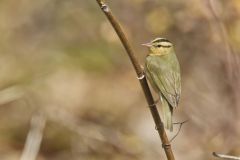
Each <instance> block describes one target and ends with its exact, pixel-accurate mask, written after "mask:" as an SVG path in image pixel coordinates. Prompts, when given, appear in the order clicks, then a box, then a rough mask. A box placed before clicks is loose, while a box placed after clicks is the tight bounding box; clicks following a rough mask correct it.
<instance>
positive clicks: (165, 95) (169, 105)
mask: <svg viewBox="0 0 240 160" xmlns="http://www.w3.org/2000/svg"><path fill="white" fill-rule="evenodd" d="M142 45H144V46H146V47H148V49H149V52H148V55H147V56H146V60H145V67H144V72H145V74H146V77H147V79H148V81H149V82H150V84H151V86H152V88H153V90H154V91H155V92H156V93H157V94H158V95H159V99H160V101H161V107H162V116H163V125H164V127H165V128H166V129H168V130H169V131H173V121H172V117H173V109H175V108H177V106H178V104H179V99H180V95H181V73H180V65H179V62H178V59H177V56H176V54H175V51H174V47H173V44H172V43H171V42H170V41H169V40H167V39H166V38H155V39H154V40H152V41H151V42H149V43H145V44H142Z"/></svg>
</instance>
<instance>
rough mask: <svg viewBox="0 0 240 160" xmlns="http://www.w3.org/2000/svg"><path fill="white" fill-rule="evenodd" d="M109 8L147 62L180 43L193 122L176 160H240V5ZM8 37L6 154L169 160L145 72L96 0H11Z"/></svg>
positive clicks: (2, 65)
mask: <svg viewBox="0 0 240 160" xmlns="http://www.w3.org/2000/svg"><path fill="white" fill-rule="evenodd" d="M107 2H108V4H109V5H110V7H111V9H112V11H113V12H114V14H115V16H116V17H117V18H118V19H119V20H120V22H121V24H122V26H123V27H124V30H125V32H126V34H127V36H128V38H129V40H130V43H131V44H132V46H133V48H134V50H135V51H136V53H137V55H136V56H137V57H138V59H139V61H140V62H141V64H144V59H145V56H146V54H147V49H146V48H144V47H142V46H141V45H140V44H142V43H145V42H148V41H150V40H152V39H154V38H155V37H166V38H168V39H169V40H170V41H172V42H173V43H174V44H175V50H176V53H177V57H178V58H179V61H180V65H181V70H182V97H181V100H180V106H179V107H178V108H177V109H176V110H175V112H174V121H175V122H181V121H184V120H186V119H189V121H188V123H185V124H184V125H183V127H182V129H181V132H180V133H179V135H178V137H177V138H176V139H174V141H173V142H172V148H173V152H174V154H175V157H176V159H179V160H202V159H209V160H210V159H214V157H213V156H212V152H213V151H216V152H219V153H224V154H230V155H236V156H237V155H238V156H239V155H240V141H239V139H240V116H239V114H240V108H239V107H240V99H239V98H240V93H239V89H240V77H239V76H240V71H239V70H240V63H239V56H240V55H239V53H240V36H239V35H240V1H239V0H228V1H224V0H215V1H214V0H212V1H211V0H203V1H198V0H178V1H175V0H132V1H128V0H121V1H110V0H109V1H107ZM0 32H1V37H0V159H3V160H15V159H21V160H34V159H35V157H37V158H36V159H38V160H65V159H71V160H82V159H83V160H88V159H89V160H95V159H98V160H99V159H100V160H101V159H116V160H120V159H124V160H127V159H129V160H130V159H131V160H132V159H136V160H145V159H149V160H150V159H166V158H165V154H164V152H163V150H162V147H161V141H160V139H159V137H158V134H157V132H156V130H155V126H154V123H153V119H152V117H151V114H150V111H149V109H148V107H147V103H146V101H145V98H144V95H143V92H142V90H141V88H140V85H139V83H138V80H137V79H136V74H135V72H134V70H133V67H132V65H131V64H130V61H129V59H128V57H127V54H126V53H125V50H124V49H123V47H122V45H121V43H120V41H119V39H118V37H117V36H116V34H115V32H114V31H113V29H112V27H111V25H110V24H109V22H108V21H107V20H106V18H105V16H104V15H103V13H102V12H101V10H100V8H99V6H98V5H97V3H96V1H95V0H89V1H85V0H68V1H65V0H41V1H31V0H19V1H16V0H1V1H0ZM154 96H155V98H156V99H157V96H156V95H155V94H154ZM174 128H175V129H174V133H168V135H169V138H171V137H173V136H174V134H175V132H176V131H177V130H178V126H175V127H174ZM40 144H41V146H40ZM39 146H40V148H39ZM38 149H39V151H38Z"/></svg>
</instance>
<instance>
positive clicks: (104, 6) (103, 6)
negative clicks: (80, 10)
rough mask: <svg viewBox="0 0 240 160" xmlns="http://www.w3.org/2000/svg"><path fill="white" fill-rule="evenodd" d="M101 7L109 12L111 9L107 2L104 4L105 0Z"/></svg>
mask: <svg viewBox="0 0 240 160" xmlns="http://www.w3.org/2000/svg"><path fill="white" fill-rule="evenodd" d="M101 9H102V10H103V11H104V12H109V11H110V9H109V7H108V6H107V5H106V4H104V3H103V2H102V4H101Z"/></svg>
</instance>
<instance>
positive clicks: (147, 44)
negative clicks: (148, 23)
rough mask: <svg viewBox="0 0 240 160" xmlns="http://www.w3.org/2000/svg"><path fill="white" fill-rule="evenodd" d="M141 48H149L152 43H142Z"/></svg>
mask: <svg viewBox="0 0 240 160" xmlns="http://www.w3.org/2000/svg"><path fill="white" fill-rule="evenodd" d="M142 45H143V46H146V47H151V46H152V43H151V42H149V43H144V44H142Z"/></svg>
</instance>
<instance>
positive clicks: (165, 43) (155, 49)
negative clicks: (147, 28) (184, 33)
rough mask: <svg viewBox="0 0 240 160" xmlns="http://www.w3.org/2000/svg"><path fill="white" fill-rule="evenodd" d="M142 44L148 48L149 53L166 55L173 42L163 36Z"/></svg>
mask: <svg viewBox="0 0 240 160" xmlns="http://www.w3.org/2000/svg"><path fill="white" fill-rule="evenodd" d="M142 45H143V46H147V47H148V48H149V50H150V53H149V54H150V55H166V54H169V53H171V51H172V50H173V44H172V43H171V42H170V41H169V40H167V39H165V38H156V39H154V40H152V41H151V42H149V43H145V44H142Z"/></svg>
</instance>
